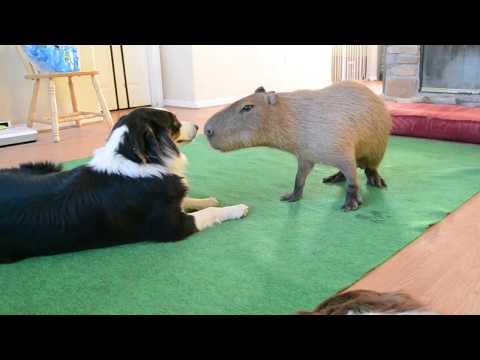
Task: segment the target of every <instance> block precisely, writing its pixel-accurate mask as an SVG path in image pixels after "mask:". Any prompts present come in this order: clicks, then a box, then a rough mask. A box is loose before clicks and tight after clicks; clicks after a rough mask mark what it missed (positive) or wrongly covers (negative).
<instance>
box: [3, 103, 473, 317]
mask: <svg viewBox="0 0 480 360" xmlns="http://www.w3.org/2000/svg"><path fill="white" fill-rule="evenodd" d="M221 108H222V107H216V108H208V109H201V110H190V109H178V108H169V110H171V111H172V112H174V113H175V114H176V115H177V116H178V118H179V119H180V120H183V121H192V122H195V123H196V124H198V125H199V126H200V128H201V129H202V128H203V124H204V123H205V121H206V120H207V119H208V118H209V117H210V116H211V115H212V114H213V113H215V112H216V111H218V110H219V109H221ZM124 113H125V111H123V112H113V113H112V115H113V117H114V121H116V120H117V119H118V118H119V117H120V116H121V115H122V114H124ZM108 133H109V130H108V128H107V126H106V125H105V124H104V123H95V124H89V125H84V126H83V127H81V128H76V127H72V128H68V129H64V130H61V132H60V135H61V139H62V141H61V142H60V143H53V142H52V138H51V133H50V132H43V133H40V135H39V140H38V142H36V143H32V144H24V145H15V146H11V147H4V148H0V167H8V166H14V165H17V164H18V163H21V162H26V161H41V160H50V161H55V162H62V161H67V160H72V159H79V158H83V157H87V156H91V155H92V152H93V150H94V149H96V148H98V147H100V146H102V145H103V144H104V142H105V139H106V137H107V136H108ZM479 164H480V163H479ZM479 189H480V185H479ZM479 213H480V194H478V195H477V196H475V197H474V198H472V199H471V200H469V201H468V202H467V203H466V204H464V205H463V206H462V207H461V208H460V209H459V210H457V211H455V212H453V213H452V214H451V215H449V216H448V217H447V218H445V219H444V220H443V221H441V222H440V223H439V224H437V225H434V226H433V227H431V228H430V229H429V230H428V231H426V232H425V233H424V234H423V235H422V236H420V237H419V238H418V239H417V240H415V241H414V242H413V243H411V244H410V245H409V246H407V247H406V248H405V249H403V250H402V251H400V252H399V253H398V254H397V255H395V256H394V257H392V258H391V259H390V260H389V261H387V262H386V263H385V264H383V265H382V266H380V267H378V268H377V269H375V270H373V271H372V272H370V273H369V274H367V275H366V276H365V277H364V278H363V279H361V280H360V281H358V282H357V283H356V284H354V285H353V288H364V289H372V290H377V291H390V290H404V291H407V292H408V293H410V294H411V295H413V296H414V297H416V298H417V299H418V300H420V301H423V302H424V303H426V304H428V305H430V306H431V307H432V309H433V310H436V311H439V312H440V313H444V314H480V221H479V217H478V214H479ZM319 300H320V299H319Z"/></svg>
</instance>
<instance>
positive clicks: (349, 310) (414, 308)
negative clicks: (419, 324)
mask: <svg viewBox="0 0 480 360" xmlns="http://www.w3.org/2000/svg"><path fill="white" fill-rule="evenodd" d="M297 315H439V314H436V313H435V312H433V311H430V310H428V309H426V307H425V306H424V305H422V304H421V303H419V302H418V301H416V300H415V299H413V298H412V297H411V296H410V295H408V294H406V293H402V292H385V293H381V292H376V291H372V290H352V291H347V292H343V293H342V292H340V293H338V294H336V295H334V296H332V297H330V298H328V299H327V300H325V301H323V302H322V303H321V304H320V305H318V306H317V307H316V308H315V309H314V310H313V311H306V310H300V311H298V312H297Z"/></svg>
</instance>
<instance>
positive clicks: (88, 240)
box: [0, 108, 198, 263]
mask: <svg viewBox="0 0 480 360" xmlns="http://www.w3.org/2000/svg"><path fill="white" fill-rule="evenodd" d="M123 125H126V126H127V127H128V129H129V131H128V133H126V134H125V136H124V141H123V143H122V144H121V145H120V146H119V148H118V151H117V152H118V153H119V154H120V155H122V156H124V157H125V158H127V159H129V160H131V161H133V162H136V163H139V164H140V163H145V164H160V165H165V158H166V156H167V155H169V156H171V154H172V153H173V154H177V155H178V154H179V150H178V148H177V146H176V145H175V143H174V138H175V136H176V135H178V132H179V129H180V126H181V124H180V122H179V121H178V120H177V119H176V117H175V116H174V115H173V114H171V113H169V112H167V111H161V110H155V109H145V108H143V109H137V110H134V111H133V112H131V113H130V114H128V115H126V116H124V117H123V118H121V119H120V120H119V121H118V123H117V124H116V125H115V127H114V129H113V130H112V132H113V131H114V130H115V129H117V128H118V127H120V126H123ZM0 189H1V192H0V262H3V263H7V262H14V261H18V260H21V259H25V258H29V257H34V256H43V255H52V254H59V253H65V252H72V251H78V250H84V249H92V248H102V247H108V246H113V245H120V244H126V243H133V242H140V241H159V242H167V241H178V240H182V239H184V238H185V237H187V236H188V235H190V234H192V233H194V232H196V231H198V230H197V228H196V226H195V222H194V218H193V217H192V216H191V215H188V214H186V213H184V212H183V211H182V208H181V202H182V200H183V198H184V196H185V195H186V192H187V188H186V185H184V183H183V182H182V179H181V178H180V177H179V176H177V175H174V174H167V175H164V176H163V177H149V178H131V177H126V176H122V175H117V174H108V173H105V172H103V173H102V172H99V171H96V170H94V169H92V168H91V167H88V166H80V167H77V168H75V169H73V170H69V171H62V168H61V166H59V165H55V164H52V163H48V162H45V163H37V164H33V163H29V164H23V165H20V167H18V168H14V169H4V170H0Z"/></svg>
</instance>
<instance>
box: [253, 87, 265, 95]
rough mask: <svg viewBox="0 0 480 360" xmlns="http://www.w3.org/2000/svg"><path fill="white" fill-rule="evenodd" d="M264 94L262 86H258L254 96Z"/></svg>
mask: <svg viewBox="0 0 480 360" xmlns="http://www.w3.org/2000/svg"><path fill="white" fill-rule="evenodd" d="M264 92H266V91H265V88H264V87H263V86H260V87H258V88H257V90H255V94H258V93H264Z"/></svg>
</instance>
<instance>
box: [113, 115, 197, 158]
mask: <svg viewBox="0 0 480 360" xmlns="http://www.w3.org/2000/svg"><path fill="white" fill-rule="evenodd" d="M118 130H120V131H118ZM116 131H118V132H120V133H122V135H123V137H122V139H119V142H118V144H119V145H118V148H117V153H118V154H120V155H122V156H123V157H125V158H127V159H129V160H131V161H133V162H136V163H139V164H159V165H165V161H166V160H167V159H171V158H176V157H177V156H178V155H179V153H180V152H179V150H178V147H179V146H181V145H183V144H186V143H189V142H191V141H192V140H193V139H194V138H195V136H196V135H197V131H198V126H197V125H194V124H191V123H188V122H183V123H182V122H180V121H178V119H177V117H176V116H175V114H173V113H171V112H169V111H167V110H163V109H156V108H140V109H136V110H133V111H132V112H130V113H129V114H128V115H125V116H123V117H121V118H120V119H119V120H118V122H117V123H116V124H115V126H114V128H113V130H112V134H111V135H110V138H112V137H114V136H115V133H116Z"/></svg>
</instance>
